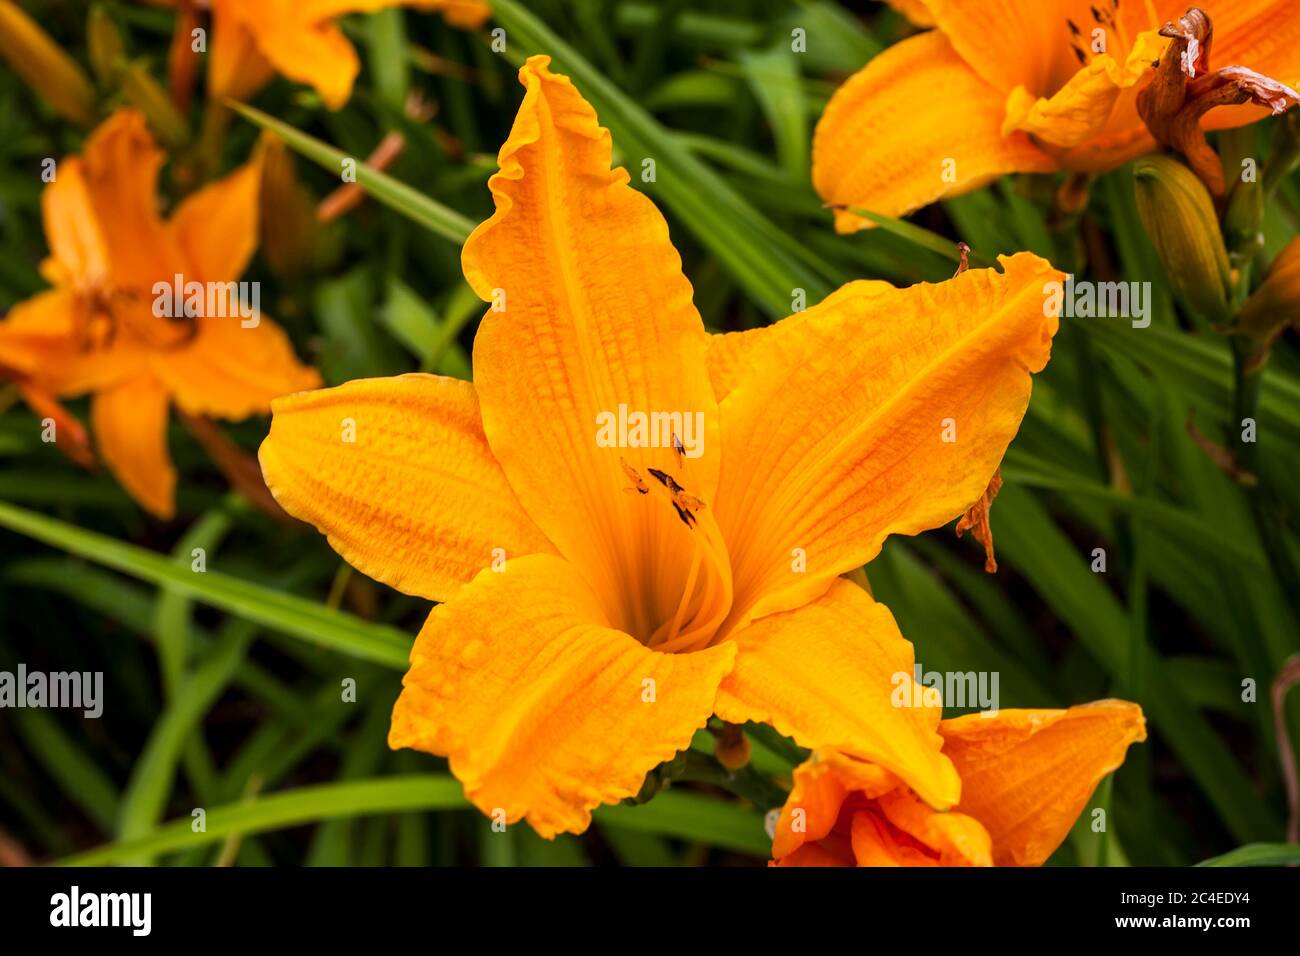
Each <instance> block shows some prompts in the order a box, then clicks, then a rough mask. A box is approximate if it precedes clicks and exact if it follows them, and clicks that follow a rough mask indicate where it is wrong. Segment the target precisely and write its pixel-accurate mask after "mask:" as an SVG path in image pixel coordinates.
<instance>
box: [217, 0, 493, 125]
mask: <svg viewBox="0 0 1300 956" xmlns="http://www.w3.org/2000/svg"><path fill="white" fill-rule="evenodd" d="M399 6H401V7H415V8H416V9H418V10H437V11H439V12H441V13H442V15H443V17H444V18H445V19H446V20H447V22H448V23H450V24H451V25H452V26H458V27H464V28H466V29H469V28H472V27H477V26H478V25H479V24H481V23H482V22H483V21H484V20H486V19H487V17H488V15H489V12H490V11H489V9H488V5H487V2H486V0H212V24H213V26H212V29H213V37H212V65H211V72H210V74H209V83H210V84H211V86H212V92H213V93H214V94H215V95H217V96H221V97H225V96H229V97H234V98H235V99H243V98H245V97H247V96H250V95H251V94H252V93H253V92H254V91H255V90H257V88H258V87H260V86H261V85H262V84H264V83H265V82H266V81H267V80H268V79H270V77H271V74H272V73H273V72H275V73H280V74H282V75H284V76H287V77H288V78H289V79H291V80H295V81H297V82H299V83H306V84H308V85H310V86H312V87H313V88H315V90H316V92H317V93H319V94H320V96H321V99H323V100H324V101H325V103H326V105H327V106H329V107H330V108H331V109H338V108H339V107H341V106H342V105H343V104H344V103H346V102H347V101H348V97H349V96H351V95H352V83H353V81H354V80H355V79H356V77H357V73H358V71H359V70H360V69H361V65H360V62H359V61H358V59H357V51H356V50H355V49H353V47H352V44H351V43H349V42H348V39H347V37H345V36H344V35H343V31H342V30H340V29H339V28H338V26H337V25H336V24H335V23H334V21H335V20H336V19H338V18H339V17H341V16H343V15H344V14H348V13H373V12H374V11H376V10H383V9H385V8H387V7H399Z"/></svg>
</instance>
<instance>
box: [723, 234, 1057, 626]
mask: <svg viewBox="0 0 1300 956" xmlns="http://www.w3.org/2000/svg"><path fill="white" fill-rule="evenodd" d="M1001 262H1002V266H1003V268H1004V270H1005V271H1004V272H1003V273H998V272H997V271H995V270H993V269H973V270H970V271H968V272H965V273H963V274H962V275H960V276H958V277H957V278H955V279H953V280H951V281H947V282H943V283H940V284H937V285H932V284H928V283H925V284H921V285H916V286H912V287H911V288H908V289H895V290H889V291H885V290H882V289H880V287H879V286H878V285H858V284H854V285H852V286H850V287H849V288H848V289H846V290H844V291H843V292H842V293H841V294H837V295H836V296H833V297H831V298H830V299H829V300H827V302H826V303H825V304H823V305H819V306H817V307H814V308H812V309H809V310H808V311H807V312H806V313H804V314H803V315H802V316H799V317H796V318H797V321H795V322H793V323H792V320H790V319H786V320H782V321H781V322H778V323H776V325H774V326H772V327H771V329H769V330H767V331H766V332H765V333H763V334H761V335H760V336H758V338H763V339H764V342H763V343H762V344H761V345H760V346H759V347H755V348H753V349H752V350H751V351H750V354H749V358H748V363H747V368H746V375H745V377H744V379H743V381H741V383H740V384H739V385H738V386H736V387H735V388H734V389H733V390H732V391H731V392H730V394H728V395H727V397H726V398H725V399H724V400H723V402H722V403H721V406H720V414H721V418H722V436H723V437H722V443H723V464H722V475H721V479H720V483H719V487H718V504H717V508H716V509H715V510H716V512H717V517H718V522H719V525H720V526H721V528H722V531H723V535H724V537H725V538H726V541H727V546H728V549H729V551H730V555H731V561H732V573H733V580H734V586H735V599H734V602H733V611H732V616H731V618H730V620H729V623H728V626H729V627H738V626H743V624H744V623H745V621H746V620H749V619H753V618H757V617H760V616H762V615H764V614H770V613H772V612H774V611H780V610H786V609H789V608H794V607H799V606H800V605H802V604H804V603H806V602H807V601H809V600H811V599H812V598H814V597H816V596H817V595H818V594H820V593H821V592H823V591H824V590H825V589H826V587H827V585H828V584H829V582H830V581H831V580H832V579H834V578H835V577H836V576H838V575H840V574H843V573H845V572H847V571H850V570H852V569H854V568H858V567H861V566H862V565H864V564H866V563H867V562H868V561H870V560H871V559H872V558H873V557H875V555H876V554H877V553H878V552H879V549H880V545H881V542H883V540H884V539H885V537H886V536H887V535H889V534H917V533H919V532H921V531H924V530H927V529H930V528H934V527H937V526H939V525H942V524H944V523H946V522H948V521H950V520H952V519H953V518H955V517H957V516H958V515H960V514H962V513H963V512H964V511H965V510H966V509H967V508H968V507H970V505H971V504H973V503H974V502H975V501H976V500H977V499H978V498H979V497H980V496H981V495H982V494H983V493H984V490H985V489H986V488H987V487H988V484H989V479H990V478H991V477H992V475H993V472H994V470H995V469H996V468H997V466H998V463H999V462H1000V461H1001V458H1002V455H1003V453H1004V452H1005V451H1006V447H1007V444H1008V443H1009V442H1010V441H1011V439H1012V437H1014V435H1015V434H1016V431H1017V429H1018V428H1019V427H1020V420H1021V418H1022V417H1023V415H1024V413H1025V408H1026V406H1027V404H1028V401H1029V392H1030V372H1037V371H1039V370H1041V369H1042V368H1043V366H1044V365H1045V364H1046V362H1047V359H1048V355H1049V353H1050V348H1051V338H1052V336H1053V334H1055V332H1056V328H1057V320H1056V318H1055V315H1054V314H1048V313H1052V312H1054V309H1053V308H1051V307H1050V306H1051V305H1052V303H1051V302H1049V301H1048V295H1047V292H1048V288H1047V283H1048V282H1051V281H1059V280H1062V279H1063V278H1064V277H1063V276H1062V275H1061V274H1060V273H1058V272H1056V271H1055V270H1053V269H1052V267H1051V266H1050V265H1049V264H1048V263H1047V262H1045V261H1044V260H1042V259H1040V258H1038V257H1037V256H1034V255H1030V254H1028V253H1022V254H1020V255H1016V256H1013V257H1010V258H1004V259H1002V260H1001Z"/></svg>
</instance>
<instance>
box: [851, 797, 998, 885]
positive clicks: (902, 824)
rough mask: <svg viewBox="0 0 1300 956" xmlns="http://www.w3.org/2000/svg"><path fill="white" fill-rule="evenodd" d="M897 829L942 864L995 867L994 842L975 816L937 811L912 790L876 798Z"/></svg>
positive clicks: (884, 813) (882, 810)
mask: <svg viewBox="0 0 1300 956" xmlns="http://www.w3.org/2000/svg"><path fill="white" fill-rule="evenodd" d="M876 802H877V806H878V807H879V809H880V812H881V813H882V814H883V815H884V818H885V819H886V820H888V821H889V823H890V825H891V826H893V827H894V828H895V829H897V830H899V831H901V832H902V833H906V834H907V835H908V836H910V837H911V838H912V839H913V840H915V841H916V842H917V843H920V844H922V845H923V846H924V847H926V848H927V849H928V850H929V851H930V852H931V853H933V854H934V855H935V857H936V858H937V860H938V863H939V865H940V866H992V865H993V858H992V841H991V840H990V838H989V834H988V831H987V830H985V829H984V827H983V826H981V825H980V822H979V821H978V820H976V819H975V818H974V817H970V816H967V815H966V814H964V813H957V812H955V811H953V812H948V813H936V812H935V811H934V810H933V809H932V808H930V807H929V806H927V805H926V804H924V803H922V802H921V801H920V800H918V799H917V797H916V794H914V793H912V792H911V791H910V790H907V789H905V788H902V787H899V788H897V789H895V790H891V791H890V792H889V793H886V794H884V795H883V796H881V797H880V798H879V800H877V801H876Z"/></svg>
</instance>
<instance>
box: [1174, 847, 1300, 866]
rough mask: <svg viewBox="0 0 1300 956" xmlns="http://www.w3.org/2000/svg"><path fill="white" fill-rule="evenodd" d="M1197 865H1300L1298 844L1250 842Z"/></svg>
mask: <svg viewBox="0 0 1300 956" xmlns="http://www.w3.org/2000/svg"><path fill="white" fill-rule="evenodd" d="M1196 865H1197V866H1300V844H1296V843H1250V844H1247V845H1246V846H1239V847H1237V849H1235V850H1229V851H1228V852H1227V853H1224V854H1222V855H1221V856H1212V857H1210V858H1209V859H1208V860H1202V861H1201V862H1200V863H1197V864H1196Z"/></svg>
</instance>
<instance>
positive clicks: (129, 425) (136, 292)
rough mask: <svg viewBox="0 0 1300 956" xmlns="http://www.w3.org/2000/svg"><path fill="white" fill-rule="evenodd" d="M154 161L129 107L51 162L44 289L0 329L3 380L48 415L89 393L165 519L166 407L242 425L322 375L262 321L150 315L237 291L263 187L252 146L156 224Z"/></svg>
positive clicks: (169, 495) (153, 149) (102, 437)
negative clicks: (216, 289) (202, 294)
mask: <svg viewBox="0 0 1300 956" xmlns="http://www.w3.org/2000/svg"><path fill="white" fill-rule="evenodd" d="M162 165H163V154H162V152H161V151H160V150H159V149H158V147H157V146H156V145H155V143H154V140H153V137H152V136H151V135H150V133H149V130H148V128H147V126H146V124H145V120H144V117H143V116H142V115H141V114H140V113H138V112H136V111H134V110H129V109H123V110H119V111H118V112H116V113H114V114H113V115H112V116H111V117H110V118H109V119H108V120H106V121H105V122H104V123H103V124H101V125H100V126H99V127H98V128H97V129H96V130H95V131H94V132H93V133H92V134H91V135H90V137H89V138H88V139H87V141H86V145H85V148H84V150H83V152H82V154H81V155H79V156H72V157H69V158H67V159H64V160H62V161H61V162H59V163H58V165H57V166H56V167H55V177H54V179H53V181H51V182H50V183H49V185H47V186H46V187H45V191H44V193H43V194H42V197H41V200H42V202H41V206H42V214H43V218H44V223H45V235H46V239H47V241H48V242H49V246H50V252H51V256H50V258H49V259H47V260H46V261H45V262H44V263H43V264H42V267H41V272H42V275H43V276H44V277H45V278H46V280H47V281H49V282H50V283H51V285H52V286H53V288H52V289H50V290H48V291H46V292H42V293H40V294H38V295H36V296H35V297H33V298H31V299H29V300H27V301H26V302H22V303H20V304H18V305H16V306H15V307H14V308H13V309H12V310H11V311H10V313H9V315H8V317H7V318H6V319H5V320H4V321H3V322H0V371H2V372H3V373H4V374H5V375H6V376H7V377H9V378H12V379H14V380H16V381H17V382H18V383H19V385H20V387H21V388H22V389H23V391H24V394H25V396H26V397H27V398H28V400H29V403H30V404H32V405H33V407H34V408H36V409H37V410H38V411H40V412H41V413H42V414H44V413H45V412H46V411H48V410H57V409H58V406H57V403H56V402H55V401H54V396H77V395H82V394H85V393H91V394H92V395H93V398H92V400H91V421H92V426H93V431H94V436H95V439H96V443H97V446H98V450H99V454H100V455H101V457H102V458H103V459H104V461H105V462H106V463H107V464H108V466H109V467H110V468H111V469H112V470H113V472H114V474H115V475H116V476H117V478H118V480H119V481H121V483H122V485H123V486H124V487H125V488H126V489H127V491H129V492H130V493H131V495H132V496H133V497H135V498H136V500H138V501H139V502H140V504H141V505H143V506H144V507H145V508H146V509H148V510H149V511H150V512H152V513H153V514H155V515H157V516H159V517H163V518H166V517H170V516H171V514H172V511H173V498H174V487H175V483H176V473H175V470H174V468H173V467H172V464H171V459H170V456H169V455H168V452H167V422H168V408H169V405H170V404H171V403H172V402H175V404H176V405H177V406H178V407H179V408H180V409H181V410H182V411H184V412H186V413H187V414H190V415H195V416H214V417H219V418H226V419H241V418H246V417H248V416H249V415H252V414H256V413H259V412H265V411H267V410H268V409H269V406H270V402H271V399H272V398H274V397H275V396H276V395H280V394H283V393H285V392H292V391H296V390H298V389H303V388H312V387H315V386H317V385H319V384H320V376H319V375H318V374H317V373H316V372H315V371H314V370H313V369H311V368H308V367H306V366H304V365H302V364H300V363H299V362H298V360H297V359H296V358H295V357H294V353H293V348H292V346H291V345H290V343H289V340H288V338H287V337H286V336H285V334H284V332H283V331H282V330H281V329H280V328H279V327H278V326H276V325H275V324H274V323H273V322H271V321H270V320H269V319H267V318H265V317H264V316H260V315H259V316H257V317H256V324H246V323H245V321H244V320H243V319H241V316H240V315H238V314H236V315H210V314H201V315H196V316H192V317H189V318H186V317H184V316H179V317H176V316H175V315H174V313H173V314H163V315H160V314H158V313H159V310H158V309H156V305H157V300H158V291H157V290H156V289H155V286H156V285H157V284H158V283H165V284H166V285H167V286H168V287H169V288H170V287H172V286H173V284H174V282H175V279H176V277H177V276H180V277H182V282H183V283H190V282H198V283H204V284H209V285H211V284H217V283H220V284H222V289H223V292H224V291H225V289H226V288H227V287H226V286H225V284H227V283H229V284H231V285H234V280H236V279H238V277H239V276H240V274H241V273H243V271H244V269H245V267H246V266H247V264H248V261H249V259H250V258H251V257H252V255H253V252H254V250H255V249H256V246H257V221H258V189H259V185H260V180H261V158H260V152H259V154H257V155H255V156H254V158H253V159H252V160H251V161H250V162H248V163H247V164H245V165H244V166H242V167H240V168H239V169H237V170H236V171H235V172H233V173H231V174H230V175H229V176H227V177H225V178H224V179H221V180H219V181H217V182H214V183H212V184H210V185H208V186H207V187H205V188H203V189H201V190H199V191H198V192H196V193H194V194H193V195H191V196H190V197H188V198H187V199H186V200H185V201H184V202H182V203H181V204H180V205H179V206H178V207H177V209H176V210H175V212H174V213H173V215H172V216H171V218H170V219H168V220H164V219H162V217H161V216H160V214H159V211H158V200H157V196H156V192H155V190H156V187H157V180H158V173H159V170H160V168H161V167H162ZM177 311H182V310H181V309H179V308H177ZM252 321H253V320H251V319H250V320H249V322H250V323H251V322H252ZM56 421H57V417H56ZM65 421H68V419H65ZM70 437H71V436H70ZM58 442H59V443H61V444H62V443H63V439H62V438H59V439H58Z"/></svg>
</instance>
